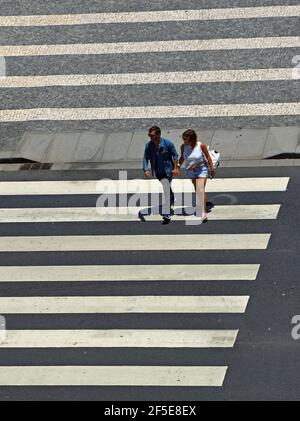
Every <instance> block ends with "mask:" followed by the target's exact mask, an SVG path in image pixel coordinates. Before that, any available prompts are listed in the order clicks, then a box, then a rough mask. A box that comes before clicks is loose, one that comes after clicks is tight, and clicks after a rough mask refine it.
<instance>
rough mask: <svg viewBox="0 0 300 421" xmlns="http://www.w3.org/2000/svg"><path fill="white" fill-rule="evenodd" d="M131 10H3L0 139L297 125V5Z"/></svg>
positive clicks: (144, 6) (169, 5)
mask: <svg viewBox="0 0 300 421" xmlns="http://www.w3.org/2000/svg"><path fill="white" fill-rule="evenodd" d="M100 3H101V4H100ZM131 3H132V4H131V5H130V7H129V6H128V5H126V4H125V3H124V4H123V2H120V1H116V0H114V1H110V2H105V3H103V2H88V3H86V4H85V7H83V6H82V5H81V4H79V3H78V2H75V3H74V2H73V3H72V4H70V5H68V4H65V3H64V4H61V5H60V4H57V3H52V4H50V5H47V4H46V2H44V1H43V2H42V5H41V2H39V4H36V2H35V1H34V0H32V1H30V2H28V4H27V5H26V8H22V7H21V6H20V7H19V6H16V5H14V4H9V3H6V4H5V5H3V8H2V11H1V16H0V39H1V43H0V57H2V58H3V59H4V67H5V68H4V69H3V71H2V70H1V75H0V76H1V77H0V94H1V98H2V100H1V104H0V130H1V134H2V136H1V137H2V139H4V140H7V141H10V142H12V141H13V142H15V143H16V142H17V139H20V135H22V133H24V131H27V130H40V129H49V130H53V129H54V130H74V129H76V130H82V129H83V130H86V129H93V130H97V131H99V130H100V131H102V132H107V131H111V130H113V131H114V130H120V129H121V130H136V129H139V128H144V127H145V126H147V125H149V124H153V120H156V121H157V122H159V123H160V124H161V125H162V126H164V127H167V128H175V127H176V128H179V127H180V128H182V127H185V126H190V125H194V126H195V127H201V129H205V128H220V127H222V128H232V127H254V125H255V127H256V126H259V127H260V126H261V125H263V126H265V125H269V126H270V125H275V126H277V125H280V124H282V125H285V123H287V122H288V123H289V124H290V123H292V122H294V121H295V120H296V119H297V116H299V114H300V108H299V107H300V106H299V101H298V97H297V94H296V93H297V87H296V83H297V81H296V80H295V78H294V75H295V71H294V70H295V69H294V67H295V62H294V58H295V57H296V56H297V54H298V52H299V51H298V49H299V46H300V38H299V31H298V26H299V25H298V23H299V16H300V7H299V5H298V4H297V3H294V2H290V1H289V2H286V1H284V0H281V1H280V2H278V1H275V0H274V1H271V2H270V1H268V2H266V3H265V2H263V3H262V2H261V1H260V2H258V1H252V2H251V3H250V4H249V2H248V3H247V5H245V2H243V1H239V2H235V3H234V4H231V3H232V2H230V1H224V2H222V3H220V2H218V3H217V2H213V3H211V2H200V3H199V2H194V1H192V0H191V1H188V2H185V4H184V8H182V6H181V5H180V4H178V2H174V1H173V0H167V1H165V2H164V3H163V4H160V3H159V2H157V1H155V2H151V4H149V2H147V3H146V2H142V3H141V2H137V1H133V2H131ZM293 3H294V4H293ZM3 76H4V77H3ZM150 89H151V92H152V94H151V95H149V91H150ZM253 117H255V122H253ZM261 123H262V124H261ZM4 140H3V141H4Z"/></svg>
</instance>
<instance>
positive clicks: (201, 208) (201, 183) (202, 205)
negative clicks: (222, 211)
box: [195, 178, 207, 220]
mask: <svg viewBox="0 0 300 421" xmlns="http://www.w3.org/2000/svg"><path fill="white" fill-rule="evenodd" d="M206 183H207V178H197V179H195V186H196V215H197V216H201V218H202V219H203V220H205V219H207V215H206V192H205V187H206Z"/></svg>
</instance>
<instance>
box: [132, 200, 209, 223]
mask: <svg viewBox="0 0 300 421" xmlns="http://www.w3.org/2000/svg"><path fill="white" fill-rule="evenodd" d="M214 207H215V205H214V204H213V203H212V202H207V204H206V212H208V213H209V212H211V211H212V210H213V208H214ZM163 208H164V207H163V206H162V205H160V206H152V207H149V208H144V209H141V210H140V211H139V213H138V218H139V219H140V221H141V222H147V220H146V216H150V215H160V216H161V217H163V214H164V209H163ZM170 214H171V216H174V215H180V216H191V215H194V214H195V211H194V209H193V208H191V207H188V206H185V207H182V208H176V209H175V210H174V209H171V212H170Z"/></svg>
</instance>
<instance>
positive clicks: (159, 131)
mask: <svg viewBox="0 0 300 421" xmlns="http://www.w3.org/2000/svg"><path fill="white" fill-rule="evenodd" d="M154 130H155V132H156V133H158V134H161V129H160V127H158V126H152V127H150V129H149V133H151V132H153V131H154Z"/></svg>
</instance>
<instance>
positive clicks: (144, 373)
mask: <svg viewBox="0 0 300 421" xmlns="http://www.w3.org/2000/svg"><path fill="white" fill-rule="evenodd" d="M253 180H255V182H254V181H253ZM129 181H130V182H131V183H130V184H128V185H127V188H128V191H126V186H125V185H124V184H123V183H121V185H119V187H120V190H119V192H118V195H119V197H121V196H122V195H124V194H127V193H128V194H129V195H130V194H133V192H134V188H133V187H134V185H135V186H136V185H139V187H140V188H139V191H141V192H142V193H143V194H145V193H147V190H145V189H146V186H147V183H146V182H145V181H144V180H129ZM107 182H108V181H107V180H106V181H97V180H85V181H82V180H81V181H79V180H74V181H20V182H16V181H1V182H0V196H1V198H2V203H3V201H4V204H6V207H2V209H1V210H0V218H1V225H0V230H1V231H2V234H1V236H0V254H2V255H3V254H5V255H8V254H16V255H17V253H21V254H22V253H23V255H24V256H25V265H24V264H23V265H22V264H17V265H14V266H11V265H8V264H7V263H5V264H1V266H0V291H1V290H2V288H1V286H4V285H6V286H7V285H9V287H10V288H13V289H11V291H14V292H15V294H12V293H10V294H9V295H8V294H7V293H6V294H5V296H2V295H3V294H1V296H0V314H1V316H2V317H4V318H5V319H7V326H6V327H7V330H6V331H5V335H2V336H0V339H1V340H0V386H1V387H8V386H26V387H27V386H51V387H58V386H65V387H68V386H79V387H87V386H98V387H99V386H101V387H116V386H119V387H120V386H122V387H142V386H144V387H145V386H152V387H153V386H157V387H164V388H166V387H184V388H188V387H200V388H204V387H213V388H222V386H223V385H224V381H225V378H226V376H227V375H230V366H229V365H224V364H218V363H217V364H214V365H207V364H201V363H200V364H197V365H192V366H191V365H189V363H188V360H187V361H186V364H184V365H182V364H181V365H178V364H174V363H172V362H171V361H172V358H170V363H169V364H165V365H162V364H157V363H156V352H158V351H159V350H161V349H165V350H168V352H170V355H171V354H172V352H175V351H176V350H184V351H185V352H188V351H189V350H203V352H207V353H210V352H211V351H212V350H215V351H216V352H217V353H218V355H219V357H220V360H221V356H222V353H223V352H224V351H225V350H228V351H230V350H232V349H233V348H234V347H235V346H236V343H237V340H238V334H239V328H238V326H239V324H238V318H239V317H247V315H246V311H247V307H248V304H249V300H250V299H251V297H250V295H245V294H236V293H235V294H230V293H225V294H224V292H222V293H221V294H220V293H219V294H216V293H215V292H213V293H209V292H208V293H207V291H209V290H210V285H215V286H214V289H213V290H211V291H216V290H218V288H219V287H221V286H223V287H222V288H223V289H222V290H221V289H219V291H224V288H225V290H226V285H227V284H229V283H230V282H231V283H232V282H236V283H237V285H240V282H244V283H245V284H248V283H251V284H255V282H256V280H257V278H258V275H259V271H260V267H261V263H260V261H259V259H258V260H257V261H256V262H255V263H253V262H252V263H242V264H241V263H240V262H239V252H241V251H243V250H245V251H251V250H254V251H255V252H256V253H262V252H266V250H267V248H268V245H269V241H270V238H271V234H272V232H271V231H269V232H257V231H255V233H251V232H248V233H247V234H245V233H244V232H243V233H235V234H228V233H222V231H218V230H217V229H216V228H215V227H214V225H213V224H214V222H213V217H212V218H210V219H211V221H212V222H211V228H209V233H201V230H203V228H202V226H201V225H200V226H193V227H187V226H186V232H184V233H181V234H175V233H174V232H176V230H177V229H178V228H179V227H180V226H182V224H183V225H184V215H178V218H177V219H176V220H174V221H173V222H172V224H171V225H170V229H171V231H169V232H164V233H160V234H157V229H158V227H160V224H159V225H158V224H157V222H156V221H155V220H154V221H152V220H151V219H150V220H149V223H150V225H149V228H148V230H149V233H148V234H144V233H143V231H144V228H143V227H145V223H143V222H141V221H139V222H135V221H132V220H131V221H129V222H128V221H126V220H123V219H122V217H120V218H119V220H117V216H115V218H116V219H115V221H116V222H115V224H114V228H113V229H112V231H110V232H109V234H108V235H107V234H106V235H95V236H86V235H84V234H81V235H76V236H74V235H72V234H71V233H72V231H74V230H75V228H76V226H77V224H80V223H82V221H84V222H85V223H86V224H91V223H92V224H94V223H95V221H94V219H90V218H83V220H81V221H80V220H79V221H78V219H77V217H76V212H75V208H74V207H71V208H70V209H69V211H70V212H69V213H64V217H63V219H60V218H58V219H57V220H53V218H51V214H50V217H49V213H48V212H49V210H50V209H54V210H56V209H58V211H59V207H55V206H56V201H57V200H58V199H59V198H62V197H63V198H64V199H68V197H69V195H70V193H73V194H74V193H75V196H77V197H78V203H77V207H78V209H77V210H80V205H81V200H83V198H84V197H86V196H88V195H92V196H91V197H92V198H93V200H94V202H95V209H96V202H97V197H98V195H99V189H100V192H101V191H102V192H104V191H105V192H107V186H106V185H105V183H107ZM116 182H117V183H119V181H116ZM150 184H152V187H154V190H158V191H159V192H160V185H159V183H158V182H157V181H156V180H154V181H151V183H150ZM288 184H289V177H274V178H270V177H258V178H254V179H253V178H237V179H232V178H223V179H218V180H212V181H209V183H208V190H209V191H211V192H216V193H218V186H219V188H220V191H221V192H224V191H226V192H230V191H234V188H235V190H237V191H236V192H235V194H236V195H237V196H236V197H237V198H238V197H239V196H238V195H239V194H244V193H245V192H247V194H249V195H250V198H251V195H253V194H255V193H256V191H257V190H258V188H257V187H258V186H259V187H260V188H261V191H264V192H266V193H267V192H268V193H272V194H274V198H276V195H278V194H284V192H285V191H286V190H287V188H288ZM238 185H239V186H240V187H239V188H238V187H237V186H238ZM92 186H94V189H93V187H92ZM180 186H182V180H176V182H175V183H174V187H175V188H176V191H177V195H178V193H179V189H180ZM101 188H102V190H101ZM255 188H256V189H255ZM252 189H254V190H253V191H252ZM120 192H121V193H120ZM129 192H131V193H129ZM22 194H23V195H22ZM159 194H160V193H159ZM24 195H25V196H26V197H29V198H30V201H31V203H32V207H31V208H28V207H26V208H23V207H24V203H23V201H24ZM40 196H41V197H43V198H44V201H46V202H44V207H38V208H36V205H37V203H38V202H37V203H35V200H39V198H40ZM272 197H273V196H272ZM16 198H17V199H18V198H19V202H18V207H17V208H11V206H10V201H11V200H15V199H16ZM274 200H275V199H274ZM14 203H15V202H14ZM51 206H54V208H51ZM220 206H221V207H222V209H224V208H226V207H227V206H229V207H230V208H232V207H233V206H232V205H231V206H230V205H226V204H225V205H224V204H223V205H220ZM237 206H239V205H237ZM242 206H243V210H242V211H240V210H238V211H237V212H238V213H239V212H241V213H240V214H236V216H234V214H233V217H232V218H231V220H232V226H231V227H232V228H233V227H234V223H235V221H236V220H240V221H241V222H243V223H246V222H247V221H252V224H256V223H257V222H258V221H273V222H275V221H276V219H277V218H278V214H279V212H280V208H281V204H280V203H279V204H278V201H277V203H276V210H275V212H273V213H272V212H271V213H270V212H269V213H268V211H267V214H266V215H263V214H259V212H258V214H257V219H254V215H253V213H252V211H250V212H249V211H247V207H250V209H251V208H252V206H253V205H250V204H249V205H248V204H244V205H242ZM260 206H263V207H265V208H268V206H274V204H270V203H268V204H264V203H261V204H260ZM217 208H218V206H215V208H214V209H212V211H211V213H210V215H211V216H213V214H214V212H216V213H217V212H218V210H217ZM23 209H25V211H26V212H25V213H24V214H23V213H22V212H23ZM62 209H68V208H65V207H64V208H62ZM108 209H109V210H110V209H111V208H108ZM135 209H136V208H135ZM11 210H12V211H13V212H12V215H10V211H11ZM73 211H74V212H75V218H74V217H73V215H72V212H73ZM136 211H137V210H136ZM24 217H25V218H24ZM235 218H236V220H235ZM248 218H249V219H248ZM260 218H262V219H260ZM62 221H64V222H62ZM12 222H13V223H12ZM65 222H68V223H69V224H70V225H69V234H68V235H59V236H54V235H52V234H51V227H53V224H54V226H56V225H58V227H59V225H60V223H65ZM11 223H12V224H11ZM98 223H99V224H100V225H99V227H100V228H101V227H104V226H106V225H107V224H108V223H110V222H109V220H106V219H104V220H103V219H100V220H99V221H98ZM132 223H134V225H135V227H137V228H138V231H137V232H135V233H134V234H130V235H129V234H124V233H123V234H120V235H117V233H118V230H119V229H120V227H124V226H127V224H132ZM227 223H228V221H227ZM10 224H11V225H10ZM43 224H44V225H45V224H46V226H47V227H48V228H47V229H48V235H44V234H43V235H40V236H36V233H37V232H39V227H40V225H43ZM6 226H7V227H8V231H9V230H11V231H10V234H7V229H6V230H5V232H6V234H5V235H3V228H5V227H6ZM16 226H17V227H20V230H21V231H20V234H19V235H15V234H14V232H15V230H13V228H9V227H16ZM146 226H147V227H148V224H147V221H146ZM252 226H254V225H252ZM27 227H28V228H29V229H27ZM30 227H34V228H33V230H32V228H30ZM172 227H173V228H172ZM131 229H132V228H130V227H129V230H131ZM24 230H25V231H24ZM22 233H23V234H24V235H22ZM70 234H71V235H70ZM218 250H222V251H224V252H226V251H230V252H231V253H232V254H233V260H234V263H224V262H223V263H220V262H218V261H217V260H216V258H214V256H215V255H216V253H217V251H218ZM183 251H184V252H187V251H188V252H190V253H194V254H195V256H196V260H197V259H199V257H200V256H201V253H203V252H204V253H209V255H210V257H211V259H213V263H211V262H210V263H209V264H206V263H201V264H195V263H193V264H191V263H190V262H189V263H186V264H183V263H182V262H180V263H179V262H178V257H179V254H180V253H182V252H183ZM53 252H55V253H56V256H57V255H58V254H60V253H62V256H64V258H66V256H67V255H68V254H70V255H71V254H73V253H76V252H85V253H98V254H97V256H98V257H97V259H98V264H97V265H95V264H88V260H89V259H88V258H87V261H86V263H85V264H80V262H78V261H76V258H75V261H74V262H73V264H58V262H57V261H56V259H57V258H56V257H55V255H54V254H51V253H53ZM122 252H125V253H126V255H124V256H123V257H122V258H121V257H120V256H121V255H120V253H122ZM153 252H154V253H155V252H161V253H164V255H165V256H166V259H167V260H166V262H165V264H153V262H149V261H147V254H149V253H153ZM172 252H173V253H175V254H170V256H169V257H168V254H169V253H172ZM57 253H58V254H57ZM103 253H111V258H112V260H113V263H112V264H105V259H103V256H104V255H103ZM21 254H19V256H21ZM38 255H43V256H44V257H43V262H44V263H43V265H42V266H41V265H37V264H32V262H34V261H35V259H36V258H37V257H38ZM117 256H119V257H117ZM176 256H177V258H176ZM184 256H186V255H184ZM197 256H198V257H197ZM118 259H119V260H118ZM77 260H78V259H77ZM1 261H2V260H1ZM143 262H144V263H143ZM89 282H92V283H93V285H94V286H95V289H94V290H93V292H92V294H91V293H89V294H87V295H85V294H84V290H85V289H84V285H85V284H88V283H89ZM130 282H134V284H135V285H136V287H137V289H138V294H136V293H135V294H134V293H131V294H130V293H128V292H127V293H125V294H124V290H123V292H122V293H120V289H119V288H121V284H123V285H130ZM190 282H193V283H197V285H199V287H198V288H197V291H198V293H197V294H195V293H194V292H193V294H192V295H185V294H183V295H180V294H176V293H175V295H174V292H173V291H177V290H178V289H177V290H174V289H173V288H174V285H176V284H177V285H178V288H180V286H183V285H184V283H190ZM204 283H206V284H207V285H208V287H207V288H208V289H207V288H206V289H205V293H203V290H202V287H201V285H203V284H204ZM104 284H105V285H106V286H108V288H110V287H111V286H112V285H116V289H115V290H114V293H112V294H111V295H109V294H108V293H107V292H106V293H104V292H102V293H101V294H100V295H99V294H97V288H98V287H101V285H104ZM163 284H164V285H165V286H166V290H168V291H169V293H167V294H166V293H164V294H160V292H159V289H158V292H156V291H157V285H163ZM19 285H23V286H24V285H25V286H26V285H28V290H27V289H26V290H27V291H28V292H26V294H24V293H21V294H20V293H19V291H18V289H19V288H18V286H19ZM52 285H53V287H51V286H52ZM71 285H83V289H81V290H77V292H75V294H74V291H73V292H71V291H72V289H71ZM119 285H120V286H119ZM147 285H148V289H147V292H145V291H146V289H145V288H146V286H147ZM152 285H156V287H155V288H152V291H153V292H152V293H150V294H149V288H150V289H151V286H152ZM44 287H45V288H46V287H47V288H49V287H50V288H51V294H50V295H49V292H48V293H47V294H45V295H43V293H41V291H43V289H44ZM60 287H63V290H60ZM45 291H46V290H45ZM62 291H64V293H62ZM68 291H69V295H68V293H66V292H68ZM103 291H104V290H103ZM106 291H107V290H106ZM129 291H130V290H129ZM154 291H155V292H154ZM76 315H80V316H81V317H82V318H83V319H85V318H88V316H92V317H96V316H97V315H103V316H104V315H108V316H112V315H115V317H117V319H118V320H121V319H122V318H124V317H125V316H126V315H132V317H134V318H137V319H138V318H139V317H141V316H143V317H146V318H148V323H147V326H140V327H135V328H132V326H130V324H128V325H127V326H124V325H126V319H124V323H123V327H122V328H120V325H118V324H115V325H114V326H110V327H109V328H108V327H107V328H103V326H102V327H101V326H99V328H95V325H93V327H91V325H90V326H87V325H88V324H89V322H88V320H89V319H87V322H86V323H85V325H84V327H82V328H79V327H77V328H75V326H74V324H73V326H71V327H70V325H69V324H68V320H70V319H69V318H70V317H71V318H72V317H75V316H76ZM164 315H169V316H170V318H171V319H170V320H172V318H173V317H175V316H176V315H177V316H181V317H183V316H184V315H186V317H189V316H191V315H194V316H196V315H197V316H198V317H203V316H205V315H212V316H215V315H218V316H221V315H231V316H233V317H234V318H236V319H234V320H236V326H235V328H224V327H222V324H220V323H218V324H216V325H215V326H214V327H212V326H211V325H210V326H207V327H205V326H203V325H202V326H200V325H199V328H195V326H193V328H191V327H190V326H189V325H188V324H187V323H186V322H185V323H184V324H183V325H181V326H180V327H179V326H177V327H176V328H174V325H173V326H171V325H169V326H166V324H164V326H160V327H158V326H157V322H156V323H154V322H153V321H152V317H153V316H159V317H163V316H164ZM12 316H13V317H21V319H18V320H19V322H18V323H19V327H20V326H22V318H23V317H26V316H30V317H34V316H40V317H43V318H44V319H41V320H42V321H41V325H43V320H45V318H46V319H47V317H60V323H59V325H60V327H59V328H58V327H53V328H50V329H49V327H47V328H41V327H40V328H36V326H34V325H31V326H28V325H27V327H26V328H25V329H24V328H19V329H16V326H14V327H13V328H11V327H10V320H11V317H12ZM117 319H115V320H117ZM71 349H72V350H78V351H80V350H88V349H92V350H96V351H97V350H98V352H99V351H100V350H101V349H103V350H104V351H106V350H107V352H109V351H110V350H112V349H116V350H117V351H118V352H119V358H120V359H121V360H122V363H121V364H109V365H105V364H103V363H102V364H101V362H100V363H99V364H97V365H96V364H92V365H90V364H89V363H88V359H85V358H84V356H81V357H80V361H78V362H79V363H78V364H72V363H69V364H68V363H66V364H63V365H62V364H60V365H59V364H58V365H55V364H54V365H53V364H46V365H45V364H44V365H42V364H39V362H38V361H39V360H37V361H35V363H32V362H29V363H27V364H24V363H23V364H17V363H15V364H12V363H11V362H10V364H6V362H5V361H6V358H7V357H5V355H6V354H4V353H3V352H5V351H7V352H11V351H13V352H15V351H17V350H23V351H24V350H31V353H32V354H31V355H32V356H33V358H35V357H34V356H35V352H38V351H39V352H40V351H43V352H45V353H46V355H48V356H51V355H52V353H53V352H54V351H55V350H58V351H61V353H62V354H63V353H65V355H66V359H68V350H71ZM137 350H141V351H142V352H144V351H145V350H152V352H153V354H152V358H151V362H150V364H149V360H148V361H147V357H145V359H144V362H143V364H141V363H140V361H139V363H138V364H134V363H133V364H132V359H131V362H130V364H128V362H127V358H128V355H130V354H132V357H133V358H134V355H135V354H136V352H137ZM128 353H129V354H128ZM100 359H101V358H100ZM86 363H88V364H86ZM0 391H1V389H0Z"/></svg>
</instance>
